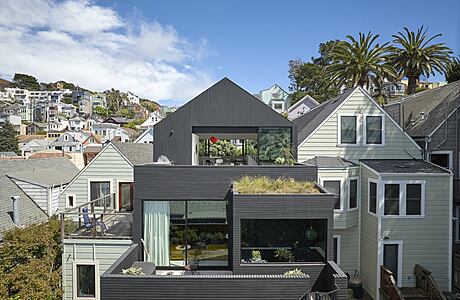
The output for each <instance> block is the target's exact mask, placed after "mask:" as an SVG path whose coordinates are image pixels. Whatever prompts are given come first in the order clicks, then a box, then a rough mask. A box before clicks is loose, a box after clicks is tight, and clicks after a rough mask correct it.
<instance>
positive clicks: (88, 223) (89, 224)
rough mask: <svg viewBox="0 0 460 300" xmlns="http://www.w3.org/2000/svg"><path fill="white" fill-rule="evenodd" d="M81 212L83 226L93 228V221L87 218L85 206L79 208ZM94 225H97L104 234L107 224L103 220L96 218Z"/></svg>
mask: <svg viewBox="0 0 460 300" xmlns="http://www.w3.org/2000/svg"><path fill="white" fill-rule="evenodd" d="M81 211H82V213H83V224H84V227H85V228H86V229H91V228H93V222H92V220H91V219H90V218H89V215H88V208H87V207H83V208H82V209H81ZM96 226H99V227H101V232H102V234H105V233H106V232H107V226H106V225H105V223H104V222H102V221H101V220H98V219H96Z"/></svg>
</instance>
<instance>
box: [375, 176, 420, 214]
mask: <svg viewBox="0 0 460 300" xmlns="http://www.w3.org/2000/svg"><path fill="white" fill-rule="evenodd" d="M384 189H385V195H384V199H383V201H384V213H383V215H384V216H403V217H404V216H423V215H424V208H423V205H424V194H425V193H424V184H423V182H422V181H401V182H388V183H385V182H384Z"/></svg>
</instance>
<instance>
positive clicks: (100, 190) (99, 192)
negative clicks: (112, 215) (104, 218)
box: [90, 181, 112, 207]
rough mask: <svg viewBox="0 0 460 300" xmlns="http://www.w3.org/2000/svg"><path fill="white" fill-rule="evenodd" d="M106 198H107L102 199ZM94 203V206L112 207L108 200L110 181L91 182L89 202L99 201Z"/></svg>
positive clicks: (109, 199)
mask: <svg viewBox="0 0 460 300" xmlns="http://www.w3.org/2000/svg"><path fill="white" fill-rule="evenodd" d="M104 196H107V197H104ZM100 198H102V199H101V200H99V201H97V202H96V203H95V205H96V206H101V207H103V206H105V207H112V203H111V202H112V201H111V198H110V181H91V182H90V200H91V201H92V200H96V199H100Z"/></svg>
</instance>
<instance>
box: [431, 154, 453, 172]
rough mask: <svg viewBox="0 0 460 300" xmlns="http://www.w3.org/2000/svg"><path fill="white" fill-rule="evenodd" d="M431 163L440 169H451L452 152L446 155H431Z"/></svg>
mask: <svg viewBox="0 0 460 300" xmlns="http://www.w3.org/2000/svg"><path fill="white" fill-rule="evenodd" d="M430 161H431V162H432V163H434V164H435V165H438V166H440V167H443V168H446V169H451V168H452V165H451V160H450V152H446V153H441V152H438V153H431V154H430Z"/></svg>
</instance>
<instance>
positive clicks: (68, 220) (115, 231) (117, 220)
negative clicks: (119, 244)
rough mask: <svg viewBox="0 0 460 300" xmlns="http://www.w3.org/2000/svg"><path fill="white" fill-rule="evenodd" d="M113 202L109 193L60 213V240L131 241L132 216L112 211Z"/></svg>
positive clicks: (113, 195) (112, 197)
mask: <svg viewBox="0 0 460 300" xmlns="http://www.w3.org/2000/svg"><path fill="white" fill-rule="evenodd" d="M115 201H116V196H115V193H111V194H109V195H106V196H104V197H101V198H98V199H95V200H92V201H90V202H87V203H84V204H82V205H80V206H77V207H74V208H71V209H69V210H66V211H65V212H64V213H61V214H60V217H61V238H62V240H63V239H131V238H132V227H133V226H132V224H133V218H132V214H131V213H130V212H123V211H116V210H114V209H112V208H111V207H115Z"/></svg>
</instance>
